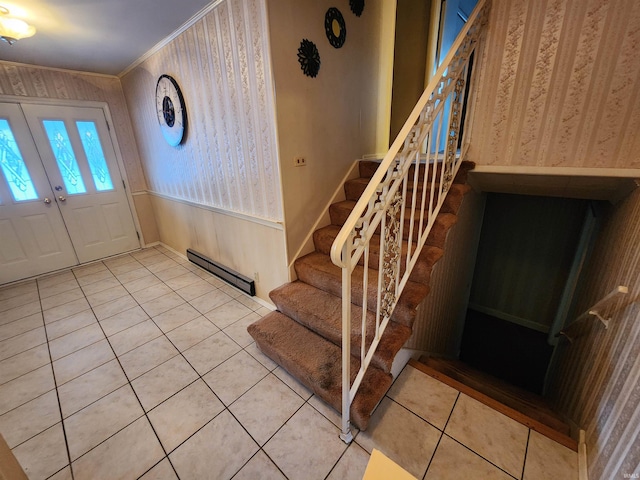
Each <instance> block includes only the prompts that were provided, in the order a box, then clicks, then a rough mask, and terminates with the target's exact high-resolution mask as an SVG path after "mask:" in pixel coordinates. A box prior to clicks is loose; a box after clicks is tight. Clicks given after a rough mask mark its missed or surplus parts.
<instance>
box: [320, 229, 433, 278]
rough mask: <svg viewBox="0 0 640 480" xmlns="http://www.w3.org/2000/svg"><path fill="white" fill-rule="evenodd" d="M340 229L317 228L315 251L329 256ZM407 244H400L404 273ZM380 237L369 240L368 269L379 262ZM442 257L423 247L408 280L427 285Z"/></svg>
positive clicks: (360, 261)
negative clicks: (434, 267) (432, 271)
mask: <svg viewBox="0 0 640 480" xmlns="http://www.w3.org/2000/svg"><path fill="white" fill-rule="evenodd" d="M340 228H341V227H339V226H337V225H327V226H326V227H322V228H319V229H318V230H316V231H315V232H313V242H314V245H315V247H316V251H317V252H320V253H324V254H325V255H330V254H331V246H332V245H333V242H334V240H335V239H336V236H337V235H338V233H339V232H340ZM415 246H416V244H415V242H412V245H411V251H415ZM408 248H409V246H408V242H407V241H406V240H403V242H402V260H401V265H402V268H401V272H404V270H405V265H406V258H407V250H408ZM379 255H380V235H374V236H373V237H372V239H371V244H370V246H369V267H370V268H373V269H376V270H377V269H378V267H379V262H380V256H379ZM442 255H444V250H442V248H439V247H434V246H431V245H425V246H424V248H423V249H422V252H420V256H419V258H418V261H417V262H416V265H415V266H414V268H413V271H412V272H411V276H410V277H409V279H410V280H412V281H414V282H420V283H424V284H425V285H428V284H429V280H430V277H431V270H432V269H433V266H434V265H435V264H436V262H437V261H438V260H440V258H441V257H442ZM358 263H359V264H360V265H364V255H363V256H362V257H361V258H360V260H359V261H358Z"/></svg>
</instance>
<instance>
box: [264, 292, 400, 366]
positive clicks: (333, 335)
mask: <svg viewBox="0 0 640 480" xmlns="http://www.w3.org/2000/svg"><path fill="white" fill-rule="evenodd" d="M271 299H272V300H273V302H274V303H275V305H276V308H277V309H278V311H279V312H282V313H284V314H285V315H286V316H287V317H290V318H293V319H294V320H295V321H296V322H298V323H299V324H301V325H304V326H305V327H307V328H308V329H310V330H313V331H314V332H316V333H317V334H318V335H320V336H322V337H324V338H326V339H327V340H329V341H330V342H331V343H333V344H334V345H337V346H338V347H342V336H341V335H340V334H339V332H334V331H332V330H329V329H327V328H322V327H323V325H324V324H323V323H322V320H321V319H317V318H314V319H311V318H309V317H307V316H304V315H300V314H299V312H298V311H297V310H295V309H294V308H290V306H289V304H288V303H287V302H286V300H285V299H281V298H274V297H271ZM358 310H359V312H361V311H362V310H361V309H360V308H358ZM359 312H358V313H359ZM352 317H357V315H352ZM351 325H352V327H353V326H355V327H356V328H355V329H353V328H352V331H351V355H353V356H354V357H355V358H358V359H359V358H360V345H361V341H362V336H361V334H360V332H359V331H358V330H359V328H360V322H359V321H356V319H355V318H354V320H352V322H351ZM354 330H355V331H354ZM367 337H369V338H368V339H367V345H371V338H372V337H373V335H369V334H368V335H367ZM371 363H372V364H373V365H374V366H376V367H378V368H379V369H380V370H382V371H383V372H385V373H389V372H390V371H391V365H392V364H393V359H391V361H388V362H385V361H384V360H383V359H381V358H380V356H379V355H378V352H376V353H374V355H373V358H372V359H371Z"/></svg>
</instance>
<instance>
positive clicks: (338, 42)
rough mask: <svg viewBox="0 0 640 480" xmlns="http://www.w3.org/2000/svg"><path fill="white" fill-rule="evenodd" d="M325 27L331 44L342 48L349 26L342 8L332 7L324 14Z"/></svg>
mask: <svg viewBox="0 0 640 480" xmlns="http://www.w3.org/2000/svg"><path fill="white" fill-rule="evenodd" d="M324 29H325V31H326V32H327V38H328V39H329V43H330V44H331V46H333V47H335V48H340V47H341V46H342V45H344V41H345V39H346V38H347V26H346V25H345V24H344V17H343V16H342V13H340V10H338V9H337V8H335V7H331V8H330V9H329V10H327V13H326V14H325V16H324Z"/></svg>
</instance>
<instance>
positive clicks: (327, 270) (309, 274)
mask: <svg viewBox="0 0 640 480" xmlns="http://www.w3.org/2000/svg"><path fill="white" fill-rule="evenodd" d="M294 266H295V270H296V274H297V275H298V279H299V280H302V281H303V282H305V283H307V284H309V285H313V286H314V287H316V288H319V289H320V290H324V291H325V292H328V293H331V294H333V295H336V296H341V295H342V270H341V269H340V268H339V267H337V266H335V265H334V264H333V262H331V258H330V257H329V256H327V255H323V254H322V253H319V252H313V253H310V254H308V255H305V256H304V257H301V258H299V259H297V260H296V261H295V263H294ZM363 274H364V268H363V267H362V266H356V267H355V268H354V270H353V273H352V277H351V278H352V283H351V301H352V303H354V304H356V305H360V306H362V278H363ZM428 293H429V286H428V285H424V284H422V283H417V282H411V281H409V282H407V284H406V285H405V288H404V291H403V292H402V295H401V296H400V300H399V301H398V304H397V306H396V308H395V310H394V312H393V315H392V316H391V318H392V320H394V321H395V322H398V323H400V324H402V325H406V326H407V327H410V328H411V327H412V326H413V321H414V320H415V316H416V308H418V305H419V304H420V302H421V301H422V299H423V298H424V297H426V296H427V294H428ZM377 294H378V271H377V270H373V269H369V285H368V289H367V308H368V309H369V310H372V311H375V310H376V304H377V296H378V295H377Z"/></svg>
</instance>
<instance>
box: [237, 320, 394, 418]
mask: <svg viewBox="0 0 640 480" xmlns="http://www.w3.org/2000/svg"><path fill="white" fill-rule="evenodd" d="M247 329H248V331H249V333H250V334H251V336H252V337H253V338H254V339H255V340H256V344H257V345H258V348H260V350H261V351H262V352H263V353H264V354H265V355H267V356H268V357H269V358H271V359H272V360H273V361H275V362H276V363H277V364H278V365H281V366H282V367H283V368H284V369H285V370H287V371H288V372H289V373H290V374H291V375H293V376H294V377H295V378H297V379H298V380H299V381H300V382H302V383H303V384H304V385H305V386H307V387H308V388H309V389H310V390H311V391H313V392H314V393H315V394H316V395H318V396H319V397H320V398H322V399H323V400H324V401H325V402H327V403H328V404H329V405H331V406H332V407H333V408H334V409H335V410H337V411H338V412H340V411H342V407H341V402H342V393H341V392H342V377H341V375H342V352H341V349H340V348H339V347H338V346H336V345H334V344H333V343H331V342H330V341H328V340H326V339H324V338H322V337H321V336H320V335H318V334H316V333H315V332H312V331H311V330H309V329H308V328H306V327H304V326H303V325H300V324H299V323H297V322H296V321H295V320H292V319H291V318H289V317H288V316H286V315H284V314H282V313H280V312H277V311H276V312H271V313H269V314H268V315H266V316H265V317H263V318H261V319H260V320H258V321H257V322H255V323H252V324H251V325H249V327H248V328H247ZM359 368H360V361H359V360H358V359H356V358H355V357H353V356H352V357H351V381H352V382H353V379H354V378H355V376H356V374H357V372H358V369H359ZM391 382H392V378H391V375H389V374H386V373H384V372H383V371H382V370H380V369H378V368H376V367H372V366H370V367H369V368H368V369H367V372H366V373H365V375H364V379H363V381H362V384H361V386H360V389H359V390H358V392H357V393H356V396H355V398H354V400H353V403H352V404H351V411H350V413H351V421H352V423H353V424H354V425H355V426H356V427H358V428H359V429H361V430H365V429H366V428H367V426H368V423H369V419H370V417H371V413H372V412H373V410H374V409H375V407H376V405H377V404H378V403H379V402H380V400H381V399H382V398H383V397H384V395H385V393H386V392H387V390H388V389H389V387H390V386H391Z"/></svg>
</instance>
